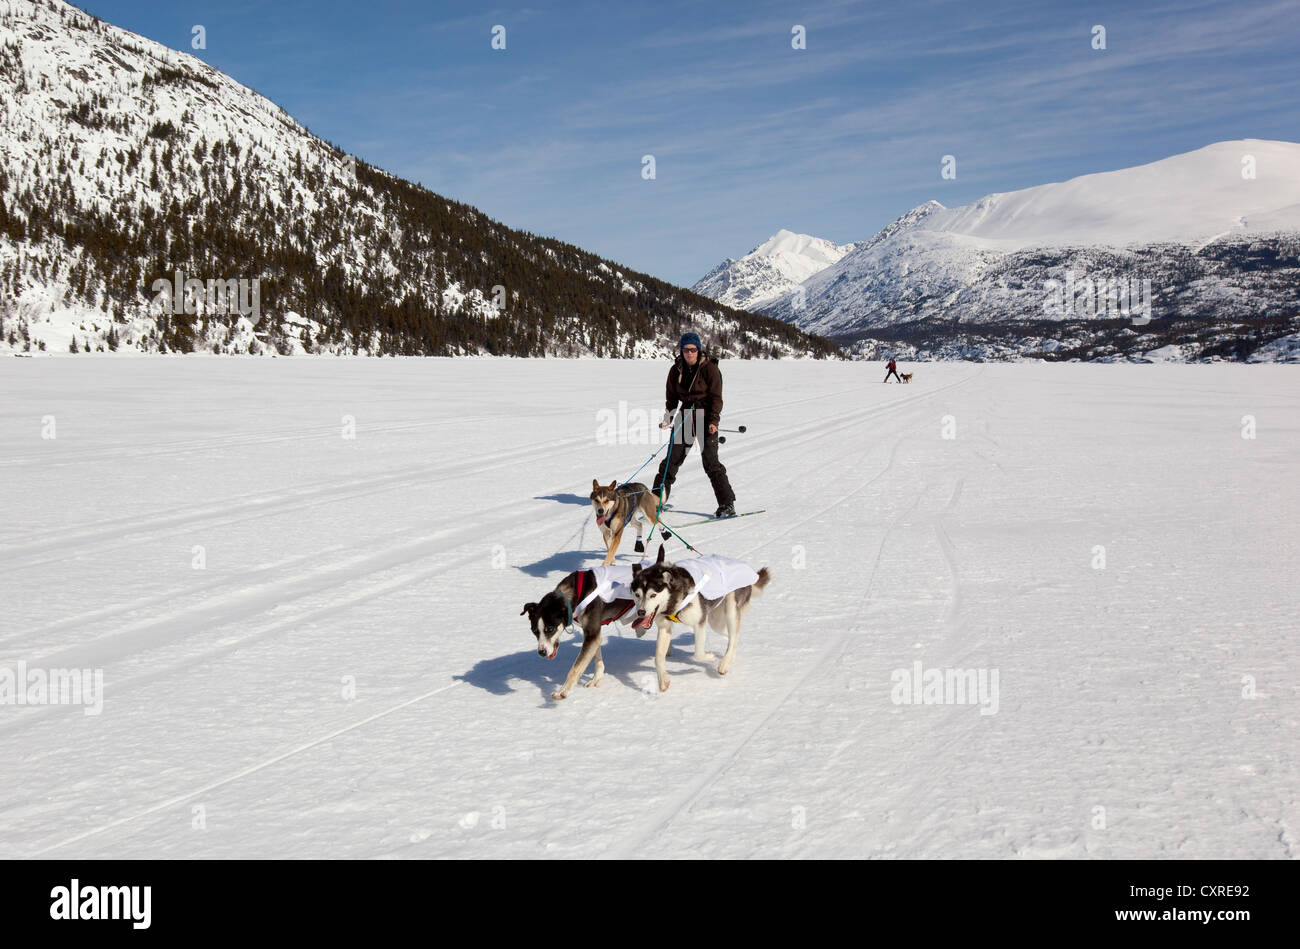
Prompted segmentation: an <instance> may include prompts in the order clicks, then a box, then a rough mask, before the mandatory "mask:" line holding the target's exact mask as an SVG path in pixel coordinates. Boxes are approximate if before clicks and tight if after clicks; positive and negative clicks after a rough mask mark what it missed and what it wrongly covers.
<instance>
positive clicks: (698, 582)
mask: <svg viewBox="0 0 1300 949" xmlns="http://www.w3.org/2000/svg"><path fill="white" fill-rule="evenodd" d="M683 564H691V566H692V569H693V570H694V571H695V573H701V572H703V576H702V578H697V577H696V576H695V575H694V574H693V573H692V572H691V571H690V570H687V569H686V568H685V567H684V566H683ZM711 571H717V573H711ZM742 572H743V573H744V574H745V575H746V577H754V576H755V574H754V572H753V570H752V569H750V568H749V567H747V566H746V565H745V564H742V563H740V562H739V561H737V560H728V559H727V558H724V557H699V558H696V559H695V560H694V561H682V562H681V563H678V564H665V563H664V548H663V544H660V545H659V557H658V559H657V560H656V561H655V563H654V566H652V567H647V568H645V569H644V570H643V569H641V567H640V566H638V565H633V567H632V596H633V598H634V599H635V600H636V602H637V606H638V607H639V612H638V614H637V618H636V620H635V621H634V622H633V623H632V628H633V629H635V630H637V635H638V636H640V635H641V633H642V632H643V631H644V630H647V629H649V628H650V625H651V624H652V623H655V622H658V624H659V639H658V642H656V644H655V673H656V674H657V675H658V677H659V691H660V692H666V691H667V690H668V673H667V672H666V671H665V669H664V657H665V656H667V655H668V647H669V643H670V642H671V641H672V625H673V623H675V622H676V623H682V624H684V625H686V626H691V627H693V628H694V629H695V658H696V659H698V660H701V661H711V660H713V659H715V658H717V657H716V656H714V654H713V653H711V652H706V651H705V649H704V642H705V626H706V624H707V625H708V626H712V627H713V629H714V631H715V632H719V633H722V632H725V633H726V634H727V651H726V653H725V654H724V655H723V657H722V660H721V661H720V662H719V663H718V675H726V674H727V672H728V671H729V670H730V669H731V663H732V662H733V661H734V660H735V658H736V644H737V643H738V642H739V640H740V621H741V619H742V618H743V617H744V615H745V611H746V610H747V609H749V604H750V601H751V600H752V599H753V598H754V597H756V596H758V595H760V594H761V593H762V592H763V588H764V587H766V586H767V584H768V581H769V580H771V576H770V574H769V573H768V571H767V568H766V567H764V568H763V569H761V570H759V571H758V574H757V577H756V579H754V580H753V581H752V582H747V583H744V584H743V585H741V586H738V587H736V588H734V589H731V590H729V591H728V592H726V593H725V594H723V595H721V596H717V597H716V598H714V599H708V598H706V597H705V596H704V595H702V593H701V592H699V591H700V590H702V589H703V588H705V587H709V588H710V589H713V588H716V584H717V582H718V581H724V582H722V588H725V587H726V586H728V585H729V584H727V583H726V582H725V580H726V577H725V575H726V574H732V575H733V576H734V575H735V574H738V573H742ZM710 578H712V579H713V581H714V584H710V583H709V582H708V581H709V580H710Z"/></svg>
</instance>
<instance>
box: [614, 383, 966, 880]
mask: <svg viewBox="0 0 1300 949" xmlns="http://www.w3.org/2000/svg"><path fill="white" fill-rule="evenodd" d="M976 375H978V373H972V374H971V375H970V376H967V377H965V378H964V379H961V380H959V381H958V382H955V383H952V384H950V385H947V386H943V387H941V388H940V389H936V390H934V391H932V392H927V393H925V394H924V396H923V397H921V398H912V399H908V400H907V401H908V402H909V403H912V402H920V401H928V399H929V398H930V397H933V396H937V395H940V394H942V393H943V392H946V391H948V390H950V389H953V388H956V387H958V386H961V385H965V384H966V383H968V382H970V381H971V380H972V379H973V378H975V376H976ZM872 414H874V413H872ZM919 424H922V425H923V424H925V422H921V423H919ZM914 431H915V427H913V428H912V429H909V430H906V431H904V432H903V433H902V434H900V435H899V436H898V437H897V438H895V439H894V440H893V442H892V443H891V444H890V450H889V458H888V459H887V461H886V463H885V465H884V467H882V468H881V469H880V471H878V472H877V473H876V474H875V475H873V476H872V477H871V478H869V479H868V480H867V481H865V482H863V483H862V484H860V485H859V486H858V487H857V488H855V489H854V490H853V491H852V492H850V493H849V494H848V495H845V496H844V497H842V498H837V499H836V500H834V501H832V503H830V504H828V505H826V506H824V507H822V508H819V509H818V510H817V511H815V512H814V513H812V514H810V515H808V516H806V517H804V518H802V519H801V520H799V521H797V522H795V523H793V524H790V525H789V526H787V527H786V528H785V529H784V530H782V531H781V532H780V533H778V534H777V535H775V536H773V537H770V538H768V539H767V540H765V541H764V542H763V543H764V545H766V544H768V543H771V542H772V541H773V540H775V539H776V537H780V536H783V535H784V534H788V533H790V532H791V531H793V530H795V529H797V528H798V527H800V526H802V525H803V524H806V523H807V522H808V521H811V520H813V519H815V518H817V517H820V516H822V515H823V514H825V513H827V512H828V511H830V510H832V509H833V508H835V507H838V506H839V505H840V504H842V503H844V502H845V501H847V500H849V499H850V498H853V497H856V496H857V495H858V494H860V493H862V492H863V491H865V490H866V489H867V488H868V487H870V486H871V485H873V484H875V483H876V482H877V481H879V480H881V479H882V478H884V477H885V476H886V475H887V474H888V473H889V472H890V471H891V470H892V469H893V466H894V457H895V455H896V453H897V451H898V446H899V445H900V444H901V443H902V442H903V440H904V439H905V438H907V437H908V436H909V435H911V434H912V433H913V432H914ZM847 470H854V469H853V468H849V469H847ZM924 493H925V488H924V487H923V488H922V490H921V493H920V494H918V495H917V499H916V500H915V501H913V503H912V505H910V506H909V507H908V508H907V509H906V510H905V511H904V514H903V515H900V516H899V517H898V518H895V520H894V521H893V522H892V523H891V525H890V527H889V528H888V529H887V530H886V531H885V532H884V533H883V534H882V535H881V539H880V546H879V548H878V549H877V551H876V556H875V558H874V560H873V561H872V566H871V569H870V572H869V573H868V575H867V578H866V592H865V593H864V595H863V599H862V603H863V606H864V607H865V605H866V603H867V602H868V600H869V599H870V595H871V581H872V579H873V577H874V576H875V572H876V569H877V568H878V567H879V565H880V560H881V557H882V555H883V552H884V549H885V545H886V543H887V541H888V539H889V535H890V533H891V532H892V531H893V530H894V529H895V528H896V527H897V526H898V524H899V523H900V522H901V520H902V517H903V516H905V515H906V514H907V513H909V512H910V511H911V510H913V509H914V508H915V506H916V504H917V503H919V501H920V499H921V497H923V496H924ZM960 494H961V483H960V482H959V483H958V486H957V488H956V490H955V491H954V492H953V496H952V498H951V500H950V502H949V509H951V508H952V507H953V506H955V504H956V502H957V498H958V497H959V496H960ZM756 546H757V545H756ZM752 549H753V548H752V547H751V548H747V549H745V550H743V551H741V552H740V553H739V554H737V555H736V556H737V557H738V559H743V557H744V555H745V554H748V553H749V552H750V551H751V550H752ZM859 612H861V610H859ZM850 635H851V633H849V632H842V633H840V634H838V635H837V636H836V637H835V638H834V639H832V640H831V641H830V642H829V643H828V644H827V646H826V648H825V649H824V650H823V651H822V652H821V653H820V654H819V655H818V657H817V658H816V659H814V660H813V662H812V664H811V665H810V666H809V667H808V669H807V670H806V671H805V673H804V674H803V675H802V676H800V677H799V679H798V680H797V681H796V682H795V683H794V685H792V686H791V687H790V688H789V689H787V690H786V691H785V692H784V693H783V694H782V695H781V697H780V698H779V699H778V700H777V701H776V703H775V704H774V705H773V706H772V707H771V709H769V710H768V712H767V713H766V714H765V715H763V716H762V717H761V718H760V719H759V720H758V721H757V723H756V724H755V725H754V726H753V727H752V728H749V729H748V730H747V731H745V732H744V734H743V735H742V737H741V739H740V741H739V742H737V743H736V744H735V745H734V746H733V747H732V748H731V749H730V751H729V752H728V753H727V754H726V755H725V756H724V757H723V759H722V760H721V761H720V762H719V763H718V764H717V765H716V766H715V767H712V768H710V769H708V770H706V771H705V772H704V773H703V774H702V775H701V776H700V777H699V778H697V779H696V780H695V781H693V782H692V783H691V784H690V785H689V786H688V787H687V788H686V789H685V790H684V791H683V792H682V793H681V794H679V795H674V796H673V797H671V798H670V799H669V800H668V801H667V802H666V803H665V804H664V806H663V807H661V808H660V809H659V810H658V811H657V812H656V813H655V814H654V815H653V816H652V817H651V819H650V821H649V825H648V826H647V827H645V828H644V829H642V830H640V831H637V832H636V833H635V834H634V835H633V837H632V838H631V839H630V840H627V841H625V842H624V843H622V844H619V845H617V846H615V847H612V848H611V849H610V850H608V851H607V852H606V853H605V854H604V855H603V856H605V857H607V858H611V859H616V860H618V859H627V858H629V857H632V856H635V855H636V853H637V851H638V850H639V849H640V848H641V847H642V846H644V845H645V843H646V842H647V841H649V840H650V839H652V838H653V837H654V836H655V835H656V834H658V833H660V832H662V831H663V830H664V829H665V828H666V827H668V826H669V825H670V824H671V823H672V822H673V821H674V820H675V819H676V818H677V816H678V815H679V814H681V813H682V812H683V811H686V810H689V809H690V807H691V806H692V805H693V804H694V803H695V801H697V800H698V799H699V798H700V797H701V795H703V794H704V792H705V791H707V790H708V789H709V788H710V787H711V786H712V785H713V784H714V783H715V782H716V781H717V780H718V779H719V778H720V777H722V775H723V774H725V773H726V771H727V770H728V769H729V768H730V767H731V766H732V765H733V764H734V763H735V762H736V760H737V759H739V757H740V756H741V753H742V752H743V751H744V750H745V747H746V746H747V745H748V744H749V743H750V742H751V741H752V740H753V739H754V737H755V736H756V735H758V734H759V733H760V732H761V731H762V730H763V729H764V727H765V726H766V725H767V724H768V723H769V722H770V721H771V720H772V719H773V718H775V717H776V715H777V714H778V713H779V712H780V711H781V710H782V708H783V707H784V706H785V704H786V702H788V701H789V699H790V697H791V696H793V695H794V694H795V693H796V692H798V691H799V690H800V689H801V688H802V687H803V686H804V685H805V684H806V683H807V682H808V681H810V680H811V679H812V677H813V675H814V674H815V673H817V672H820V671H821V669H822V668H823V667H824V666H825V665H826V664H827V663H828V662H832V661H834V660H835V659H837V658H838V657H839V656H840V655H841V654H842V653H843V651H844V649H845V647H846V646H847V645H848V642H849V637H850Z"/></svg>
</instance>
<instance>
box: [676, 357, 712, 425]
mask: <svg viewBox="0 0 1300 949" xmlns="http://www.w3.org/2000/svg"><path fill="white" fill-rule="evenodd" d="M678 405H683V406H686V405H689V406H691V407H692V408H700V409H705V410H707V411H708V414H709V417H708V421H707V422H706V423H705V424H707V425H718V424H721V420H722V371H721V370H719V369H718V364H717V362H716V361H715V360H714V359H713V357H712V356H709V355H706V354H704V353H700V355H699V358H698V359H697V360H696V362H695V367H694V368H691V367H690V366H687V365H686V358H685V357H684V356H681V355H678V357H677V359H676V361H675V362H674V363H673V366H672V368H671V369H669V370H668V385H667V386H666V387H665V390H664V409H665V410H666V411H668V412H672V411H673V409H675V408H677V406H678Z"/></svg>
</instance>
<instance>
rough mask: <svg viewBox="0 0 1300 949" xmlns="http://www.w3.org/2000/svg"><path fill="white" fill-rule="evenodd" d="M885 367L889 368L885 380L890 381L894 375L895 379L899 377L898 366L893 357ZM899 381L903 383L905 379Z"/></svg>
mask: <svg viewBox="0 0 1300 949" xmlns="http://www.w3.org/2000/svg"><path fill="white" fill-rule="evenodd" d="M885 369H886V370H888V371H887V372H886V373H885V382H888V381H889V377H890V376H893V377H894V378H895V379H898V367H897V366H896V365H894V360H892V359H891V360H889V362H888V363H886V364H885ZM898 381H899V383H900V384H901V383H902V381H903V380H902V379H898Z"/></svg>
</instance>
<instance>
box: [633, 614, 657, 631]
mask: <svg viewBox="0 0 1300 949" xmlns="http://www.w3.org/2000/svg"><path fill="white" fill-rule="evenodd" d="M652 619H654V613H642V614H641V615H640V616H639V617H638V618H637V619H636V621H635V622H634V623H633V624H632V628H633V629H649V628H650V621H651V620H652Z"/></svg>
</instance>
